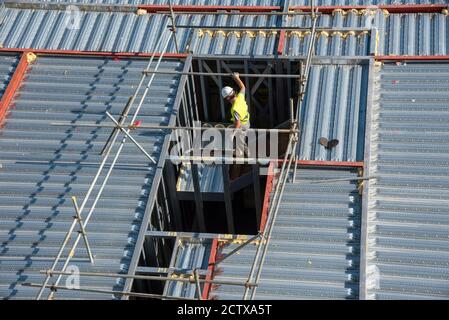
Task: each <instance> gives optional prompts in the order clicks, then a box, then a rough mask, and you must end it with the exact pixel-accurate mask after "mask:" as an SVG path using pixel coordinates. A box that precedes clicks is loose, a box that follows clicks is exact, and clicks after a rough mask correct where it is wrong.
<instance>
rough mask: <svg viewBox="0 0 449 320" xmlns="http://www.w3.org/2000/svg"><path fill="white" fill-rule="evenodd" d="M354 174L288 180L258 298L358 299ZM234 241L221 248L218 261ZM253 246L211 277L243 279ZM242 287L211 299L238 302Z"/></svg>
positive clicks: (322, 172)
mask: <svg viewBox="0 0 449 320" xmlns="http://www.w3.org/2000/svg"><path fill="white" fill-rule="evenodd" d="M355 177H357V172H356V170H347V169H340V170H339V169H299V170H298V171H297V176H296V183H292V182H288V183H287V184H286V186H285V190H284V195H283V197H282V201H281V204H280V207H279V212H278V217H277V220H276V222H275V225H274V227H273V233H272V238H271V241H270V244H269V247H268V251H267V256H266V260H265V264H264V267H263V269H262V273H261V278H260V281H259V286H258V289H257V293H256V299H357V298H358V279H359V251H360V212H361V207H360V204H361V197H360V196H359V194H358V190H357V183H356V182H354V181H352V182H351V181H337V182H324V183H315V181H317V180H327V179H345V178H347V179H351V178H355ZM237 246H238V244H237V243H235V244H231V245H226V246H222V247H219V250H218V257H220V256H221V255H226V254H227V253H229V252H230V251H231V250H232V249H235V248H236V247H237ZM256 249H257V247H256V245H254V244H250V245H248V246H246V247H245V248H243V249H242V250H241V251H239V253H237V254H234V255H232V256H230V257H229V258H227V259H226V260H224V261H223V262H222V263H219V264H218V265H217V266H216V268H215V272H216V273H215V276H214V279H221V280H224V279H226V280H231V279H232V280H242V281H246V280H247V278H248V276H249V273H250V269H251V265H252V263H253V259H254V255H255V251H256ZM243 292H244V288H243V287H238V286H228V285H222V286H219V287H218V288H215V289H213V290H212V291H211V293H210V295H211V297H212V298H214V297H215V298H218V299H241V298H242V296H243Z"/></svg>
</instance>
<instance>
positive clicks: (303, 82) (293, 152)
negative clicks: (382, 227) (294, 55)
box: [23, 1, 371, 300]
mask: <svg viewBox="0 0 449 320" xmlns="http://www.w3.org/2000/svg"><path fill="white" fill-rule="evenodd" d="M161 13H163V14H167V15H168V16H169V20H170V22H171V24H170V25H168V24H167V25H166V26H165V27H166V28H168V29H169V30H170V31H171V33H170V36H169V37H168V38H167V39H166V40H165V42H163V39H164V37H160V38H159V40H158V43H157V45H156V47H157V48H160V55H159V57H158V59H157V61H156V63H155V66H154V67H153V61H154V60H155V59H156V54H155V53H154V54H153V55H152V56H151V58H150V59H149V62H148V65H147V67H146V69H144V70H142V77H141V79H140V82H139V84H138V86H137V87H136V89H135V91H134V94H133V95H132V96H131V97H130V98H129V100H128V102H127V104H126V105H125V107H124V109H123V111H122V113H121V115H120V118H119V119H115V118H114V117H113V116H112V115H111V114H109V113H107V112H106V115H107V117H108V118H109V119H110V120H111V121H112V123H113V124H111V125H104V124H97V123H77V124H76V126H86V127H97V128H98V127H106V128H111V129H113V131H112V133H111V134H110V136H109V138H108V140H107V142H106V144H105V146H104V148H103V149H102V151H101V155H102V156H103V159H102V161H101V163H100V166H99V168H98V171H97V173H96V175H95V176H94V178H93V181H92V183H91V185H90V187H89V189H88V191H87V193H86V195H85V197H84V198H83V201H82V202H81V205H79V206H78V203H77V200H76V198H74V197H73V198H72V201H73V205H74V211H75V216H74V220H73V222H72V224H71V226H70V228H69V231H68V232H67V234H66V236H65V238H64V241H63V243H62V244H61V247H60V249H59V251H58V254H57V256H56V257H55V259H54V261H53V263H52V265H51V267H50V269H48V270H41V273H42V274H45V280H44V282H43V283H42V284H36V283H24V284H23V285H25V286H30V287H38V288H40V289H39V292H38V294H37V296H36V299H37V300H39V299H41V298H43V294H44V290H45V289H46V288H49V289H50V293H49V295H48V296H47V299H54V297H55V294H56V291H57V290H79V291H83V292H97V293H106V294H113V295H118V296H125V297H138V298H155V299H187V300H191V299H188V298H182V297H175V296H168V295H158V294H146V293H137V292H121V291H114V290H96V289H88V288H78V289H76V288H70V289H69V288H66V287H64V286H60V285H59V283H60V281H61V278H62V277H63V276H70V275H72V273H70V272H67V270H66V269H67V266H68V264H69V262H70V260H71V259H72V258H73V256H74V255H75V251H76V249H77V246H78V244H79V241H80V240H81V239H82V240H83V241H84V243H85V246H86V250H87V252H88V255H89V259H90V262H91V263H93V262H94V255H93V253H92V251H91V247H90V244H89V241H88V233H87V232H86V227H87V226H88V222H89V219H90V218H91V216H92V214H93V212H94V210H95V207H96V204H97V202H98V200H99V198H100V197H101V195H102V192H103V190H104V188H105V186H106V184H107V181H108V179H109V177H110V175H111V172H112V170H113V168H114V165H115V163H116V161H117V159H118V157H119V156H120V153H121V150H122V148H123V146H124V144H125V143H126V142H127V140H128V139H129V140H130V141H131V142H132V143H133V144H134V145H135V146H136V147H137V148H138V149H139V150H140V151H141V152H142V153H143V154H144V155H145V156H146V157H147V158H148V159H149V160H150V161H151V162H152V163H156V160H155V159H154V158H153V157H151V155H150V154H149V153H147V152H146V151H145V149H144V148H143V147H142V145H141V144H140V143H139V142H138V141H137V140H136V139H135V138H134V137H133V136H132V134H131V130H139V129H150V130H160V131H168V133H169V134H175V135H180V134H181V133H183V134H184V133H186V132H187V136H188V144H189V147H191V148H195V147H197V148H198V147H199V146H195V144H194V141H195V135H196V134H197V132H198V131H201V130H205V129H207V128H204V127H201V126H198V125H195V124H196V123H197V122H198V121H199V116H198V109H197V107H196V104H195V109H193V108H192V107H191V105H190V108H189V102H191V101H193V100H194V99H193V98H192V97H189V96H186V92H185V91H183V93H182V102H183V106H184V108H186V110H185V114H187V115H189V116H188V117H186V121H185V122H186V125H180V124H178V125H176V126H148V125H138V126H137V125H135V121H136V119H137V117H138V115H139V111H140V109H141V107H142V105H143V102H144V100H145V98H146V96H147V94H148V92H149V89H150V87H151V85H152V83H153V80H154V78H155V76H156V75H158V74H172V75H180V76H181V75H184V76H191V77H204V76H216V77H226V76H230V75H232V74H231V73H223V72H215V73H214V72H202V71H201V70H200V72H193V71H188V72H185V71H182V72H180V71H159V70H158V69H159V66H160V64H161V61H162V59H163V58H164V55H165V54H166V51H167V48H168V45H169V43H170V41H171V40H173V41H174V43H175V48H176V52H177V53H179V52H180V48H179V42H178V40H177V36H176V33H177V29H179V28H189V29H205V30H237V29H241V27H240V28H238V27H232V26H201V27H197V26H189V25H176V23H175V21H176V17H175V13H174V11H173V6H172V3H171V1H169V12H165V11H164V12H161ZM177 14H178V15H179V14H183V13H177ZM184 14H185V13H184ZM188 14H194V13H192V12H189V13H188ZM200 14H209V15H217V14H221V15H223V14H224V15H226V14H229V15H281V16H290V15H306V16H309V17H310V19H311V26H310V27H307V28H292V27H284V26H280V27H244V28H245V30H246V31H262V30H264V31H266V30H276V31H277V30H285V31H287V30H290V31H300V30H307V31H309V32H310V33H311V41H310V42H309V46H308V49H307V56H306V57H305V63H301V64H300V72H299V74H265V73H263V74H252V73H242V74H241V76H242V77H245V78H251V77H253V78H270V79H273V78H275V79H295V80H297V81H298V92H297V94H296V95H295V99H296V105H295V103H294V98H293V97H290V100H289V101H290V105H289V110H290V119H289V126H288V129H269V130H266V129H249V130H250V131H254V132H258V131H264V132H267V131H268V132H270V131H272V132H273V131H275V132H279V133H284V134H288V136H289V138H288V146H287V149H286V152H285V155H284V158H283V160H282V166H281V169H280V171H279V173H278V177H277V183H276V188H275V190H274V194H273V196H272V199H271V201H270V206H269V209H268V220H267V222H266V226H265V228H264V230H263V231H260V230H259V232H258V233H257V234H256V235H254V236H252V237H251V238H249V239H247V240H246V241H244V242H243V243H242V244H240V245H239V246H238V247H237V248H235V249H234V250H232V251H231V252H230V253H229V254H227V255H226V256H224V257H222V258H221V259H219V260H217V261H215V265H217V264H219V263H220V262H222V261H224V260H225V259H227V258H229V257H230V256H232V255H233V254H235V253H237V252H239V251H240V250H241V249H243V248H244V247H245V246H247V245H248V244H250V243H253V242H255V241H258V242H259V245H258V247H257V251H256V253H255V256H254V259H253V262H252V264H251V269H250V273H249V275H248V278H247V280H246V281H218V280H209V279H204V278H202V276H201V275H200V274H199V271H198V269H197V268H195V269H192V270H184V272H185V273H186V274H187V275H188V276H189V278H188V279H186V278H176V277H162V276H145V275H129V274H120V273H99V272H80V273H79V275H80V276H86V277H108V278H123V279H131V280H137V279H139V280H153V281H166V282H169V281H179V282H184V283H190V284H192V285H195V288H196V295H197V298H196V299H193V300H201V299H202V297H203V293H202V289H201V283H203V284H219V285H232V286H242V287H244V288H245V291H244V294H243V297H242V299H244V300H246V299H254V298H255V295H256V290H257V287H258V284H259V281H260V277H261V273H262V269H263V265H264V261H265V258H266V255H267V252H268V247H269V244H270V239H271V234H272V230H273V226H274V225H275V222H276V218H277V214H278V210H279V205H280V203H281V199H282V196H283V192H284V187H285V184H286V183H287V181H288V179H289V176H290V170H291V169H292V165H293V170H294V172H296V170H297V161H296V160H297V148H298V143H299V141H300V134H301V129H302V128H301V123H300V119H301V109H302V104H303V101H304V96H305V92H306V89H307V82H308V78H309V74H310V69H311V65H312V60H313V55H314V48H315V40H316V34H317V31H326V30H330V28H318V27H317V19H318V17H319V15H320V13H319V12H318V11H317V10H316V7H315V5H314V1H311V4H310V12H291V11H288V10H287V11H284V12H243V13H242V12H201V13H200ZM340 29H341V30H340ZM340 29H338V30H337V29H335V28H333V29H332V30H333V31H343V30H344V31H347V30H349V29H350V30H351V31H354V30H355V29H354V28H340ZM356 29H357V30H360V31H365V30H366V29H364V28H356ZM156 51H157V50H156ZM187 85H188V86H189V83H187ZM192 85H194V83H192ZM143 87H144V88H145V89H144V92H143V95H142V96H141V98H140V101H139V102H138V103H137V107H136V110H135V112H134V114H133V115H132V117H131V120H130V121H127V120H128V117H129V112H130V110H131V108H132V107H133V106H134V105H135V103H136V99H137V97H138V95H139V92H140V90H141V88H143ZM191 89H193V92H194V90H195V88H189V90H191ZM177 120H178V123H179V119H177ZM52 125H55V126H74V125H75V124H72V123H64V122H53V123H52ZM216 129H218V130H221V131H223V132H228V131H234V130H235V129H228V128H216ZM119 133H122V134H123V138H122V140H121V141H120V146H119V148H118V150H117V151H116V153H115V155H114V156H113V160H112V163H111V164H110V166H109V169H108V170H107V172H106V174H105V175H104V177H103V182H102V183H101V186H100V189H99V191H98V193H97V194H96V195H95V196H93V189H94V187H95V186H96V185H97V182H98V180H99V178H100V176H101V175H102V174H103V169H104V168H105V164H106V162H107V160H108V159H109V157H110V156H112V155H111V153H112V149H113V146H114V145H115V143H116V142H117V139H118V136H119ZM171 159H172V160H179V161H181V162H183V163H184V162H186V163H189V164H190V165H191V168H192V172H193V176H194V182H195V183H194V185H195V187H194V191H195V201H196V204H197V205H201V196H200V195H199V193H200V192H201V191H200V190H199V183H198V168H197V167H196V165H197V163H201V162H202V161H205V160H209V161H211V160H212V161H214V160H215V161H216V162H220V160H221V161H223V160H224V161H226V160H229V161H239V160H242V159H239V158H238V157H237V156H233V157H230V158H229V159H227V158H226V157H210V158H207V157H195V156H191V155H190V154H181V156H179V157H178V158H176V157H172V158H171ZM246 160H248V159H246ZM249 160H253V161H255V162H256V163H257V162H267V161H270V159H260V158H257V157H256V158H254V159H249ZM294 177H295V174H293V181H294ZM369 178H371V177H366V178H364V179H369ZM162 183H164V182H163V180H162ZM91 197H93V198H94V202H93V205H92V206H91V208H90V209H89V210H88V212H87V215H86V217H85V218H83V214H84V211H85V206H86V203H87V201H88V200H89V199H91ZM228 205H229V204H228V203H227V206H228ZM200 224H201V225H203V226H204V221H202V222H201V221H200ZM77 225H78V226H79V228H80V231H79V232H78V235H77V237H76V240H75V242H74V244H73V245H72V246H71V248H70V250H69V254H68V256H67V257H66V258H65V259H63V257H62V254H63V252H64V249H65V248H66V246H67V245H68V243H69V240H70V239H71V237H72V236H73V232H74V230H75V227H76V226H77ZM61 260H64V264H63V266H62V268H61V270H56V268H57V266H58V264H59V263H60V262H61ZM54 276H55V277H56V280H55V281H54V282H53V283H50V280H51V279H52V278H53V277H54Z"/></svg>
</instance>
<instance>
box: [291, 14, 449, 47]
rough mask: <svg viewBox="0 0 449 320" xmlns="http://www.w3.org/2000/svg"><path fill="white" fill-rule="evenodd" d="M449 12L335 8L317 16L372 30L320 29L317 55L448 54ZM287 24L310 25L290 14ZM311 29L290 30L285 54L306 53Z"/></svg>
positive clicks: (330, 23)
mask: <svg viewBox="0 0 449 320" xmlns="http://www.w3.org/2000/svg"><path fill="white" fill-rule="evenodd" d="M448 19H449V18H448V15H447V14H443V13H407V14H389V13H388V12H387V11H386V10H376V9H372V11H368V10H348V11H342V10H335V11H334V12H333V13H332V14H323V15H320V17H319V18H318V26H319V27H326V28H353V29H354V28H368V29H369V30H371V31H369V32H368V31H357V32H352V31H350V30H348V31H342V32H339V31H332V30H330V31H323V32H318V35H317V41H316V47H315V54H316V55H319V56H335V55H339V56H340V55H341V56H360V55H369V54H376V55H429V56H432V55H447V54H449V51H448V50H449V49H448V43H449V35H448V25H449V24H448ZM287 21H288V22H287V24H286V25H287V26H291V27H310V25H311V23H310V18H309V17H308V16H291V17H290V18H289V19H288V20H287ZM309 42H310V32H304V31H303V32H298V31H293V32H287V37H286V40H285V45H284V54H286V55H289V56H298V55H305V54H306V53H307V48H308V44H309Z"/></svg>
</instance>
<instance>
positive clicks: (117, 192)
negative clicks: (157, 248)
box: [0, 56, 183, 299]
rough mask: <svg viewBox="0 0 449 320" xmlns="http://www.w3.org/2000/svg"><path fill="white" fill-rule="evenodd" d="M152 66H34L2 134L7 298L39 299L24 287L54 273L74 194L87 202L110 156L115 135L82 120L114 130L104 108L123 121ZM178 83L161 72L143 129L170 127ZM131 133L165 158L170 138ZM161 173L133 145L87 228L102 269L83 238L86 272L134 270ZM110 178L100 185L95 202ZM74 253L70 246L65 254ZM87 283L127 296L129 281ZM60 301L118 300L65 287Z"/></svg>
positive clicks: (69, 60)
mask: <svg viewBox="0 0 449 320" xmlns="http://www.w3.org/2000/svg"><path fill="white" fill-rule="evenodd" d="M147 64H148V61H147V60H144V59H109V58H77V57H51V56H45V57H44V56H39V57H38V58H37V60H36V62H34V63H32V64H31V66H30V67H29V69H28V72H27V74H26V76H25V80H24V83H23V85H22V86H21V87H20V89H19V92H18V95H17V97H16V98H15V100H14V102H13V104H12V106H11V108H10V110H9V113H8V115H7V121H6V122H5V126H4V127H3V128H2V130H1V131H0V149H1V150H2V152H1V157H0V165H1V167H2V169H1V170H0V297H2V298H5V299H32V298H34V297H35V296H36V293H37V290H38V289H37V288H25V287H23V286H21V283H23V282H37V283H41V282H42V281H43V278H44V277H43V275H42V274H40V273H39V271H40V270H43V269H47V268H49V267H50V265H51V263H52V262H53V260H54V258H55V256H56V254H57V251H58V249H59V248H60V246H61V244H62V240H63V239H64V237H65V235H66V233H67V231H68V229H69V226H70V224H71V223H72V219H73V215H74V209H73V205H72V203H71V200H70V197H71V196H77V198H78V202H79V204H81V202H82V200H83V199H84V196H85V194H86V192H87V189H88V186H89V185H90V184H91V183H92V181H93V176H94V175H95V173H96V172H97V170H98V168H99V163H100V161H101V160H102V157H101V156H100V155H99V151H100V150H101V148H102V147H103V145H104V144H105V142H106V139H107V138H108V136H109V134H110V132H111V129H110V128H100V129H96V128H86V127H78V126H76V124H77V123H79V122H80V121H81V122H83V121H87V122H93V121H95V122H97V123H101V124H112V122H111V121H110V120H109V119H108V118H107V116H106V115H105V112H106V111H108V112H110V113H111V114H113V115H114V116H115V117H116V118H118V116H119V114H120V113H121V112H122V110H123V108H124V106H125V104H126V102H127V100H128V97H129V96H130V95H131V94H132V93H133V92H134V90H135V87H136V86H137V84H138V82H139V80H140V77H141V74H142V73H141V71H142V70H143V69H144V68H145V67H146V65H147ZM182 67H183V62H180V61H173V60H172V61H170V60H164V61H162V63H161V65H160V70H177V71H180V70H182ZM178 84H179V76H177V75H176V76H173V75H158V76H156V77H155V80H154V82H153V86H152V87H151V88H150V91H149V95H148V97H147V98H146V100H145V101H144V103H143V106H142V112H140V113H139V117H138V119H140V120H142V121H143V123H145V124H153V125H163V124H167V123H168V121H169V118H170V116H171V113H172V110H173V107H174V106H173V104H174V100H175V99H174V98H175V95H176V93H177V90H178ZM142 92H143V89H142ZM142 92H140V93H139V97H140V96H141V95H142ZM137 101H139V100H137ZM135 108H136V105H134V107H133V108H132V109H131V113H130V114H131V115H132V114H133V113H134V111H135ZM53 121H69V122H72V123H73V125H74V127H60V126H52V125H51V123H52V122H53ZM128 121H129V120H128ZM133 135H134V137H135V139H136V140H138V141H139V142H140V143H141V145H142V146H143V147H144V148H145V149H146V150H147V152H148V153H150V154H151V155H152V156H153V157H154V158H155V159H156V161H157V160H158V159H159V156H160V152H161V146H162V143H163V140H164V134H163V133H161V132H155V131H145V130H139V131H136V132H134V133H133ZM121 139H122V136H121V135H120V136H119V141H121ZM117 147H118V144H116V146H115V147H114V148H113V151H112V156H113V155H115V153H116V150H117ZM111 161H112V158H110V161H109V163H110V162H111ZM107 168H109V165H106V170H107ZM155 171H156V166H155V165H153V164H152V163H151V162H150V161H149V160H148V159H147V158H146V157H145V156H144V155H143V154H142V153H141V152H140V151H139V150H138V149H137V148H136V147H135V146H134V145H133V144H131V143H130V142H127V143H126V144H125V147H124V148H123V151H122V155H121V156H120V157H119V158H118V161H117V164H116V167H115V169H114V170H113V171H112V176H111V178H110V180H109V182H108V184H107V185H106V187H105V189H104V192H103V195H102V196H101V198H100V200H99V201H98V203H97V207H96V210H95V211H94V213H93V215H92V217H91V220H90V221H89V223H88V225H87V228H86V230H87V232H88V238H89V242H90V245H91V247H92V251H93V254H94V256H95V263H94V264H93V265H91V264H90V262H89V261H88V259H87V253H86V250H85V248H84V244H83V243H82V242H81V243H80V245H79V246H78V249H77V251H76V253H75V256H74V259H73V260H72V263H71V265H72V266H74V267H76V268H79V269H80V270H81V271H92V272H111V273H119V272H124V273H126V272H127V270H128V267H129V263H130V260H131V258H132V255H133V251H134V246H135V244H136V239H137V235H138V232H139V229H140V228H141V221H142V218H143V214H144V211H145V208H146V205H147V203H151V199H148V197H149V190H150V189H151V186H152V184H153V177H154V174H155ZM104 175H105V170H104V171H103V174H102V176H101V177H104ZM102 181H103V178H100V179H99V181H98V182H97V187H95V188H94V191H93V195H94V196H95V195H96V194H97V193H98V191H99V187H98V185H99V184H101V182H102ZM92 199H93V198H91V200H90V201H89V202H87V205H86V210H84V211H83V214H82V215H83V217H86V215H87V212H88V209H89V208H91V206H92ZM74 237H75V236H73V237H72V240H71V241H70V243H69V246H68V247H70V246H71V244H72V243H73V241H74V239H73V238H74ZM68 253H69V252H68V248H67V249H66V250H65V251H64V252H63V257H66V256H67V255H68ZM61 266H62V265H58V267H57V269H60V268H61ZM80 283H81V286H82V287H83V288H96V289H104V290H112V289H114V290H122V289H123V285H124V279H114V278H101V277H81V279H80ZM64 284H65V279H64V278H63V281H62V282H61V285H64ZM47 293H48V292H47ZM56 298H60V299H89V298H94V299H111V298H114V297H113V296H112V295H109V294H89V293H83V292H76V291H65V290H59V291H58V292H57V294H56Z"/></svg>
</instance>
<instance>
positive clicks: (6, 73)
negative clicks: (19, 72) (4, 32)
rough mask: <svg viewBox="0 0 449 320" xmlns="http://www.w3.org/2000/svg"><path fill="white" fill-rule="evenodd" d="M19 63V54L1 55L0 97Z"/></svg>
mask: <svg viewBox="0 0 449 320" xmlns="http://www.w3.org/2000/svg"><path fill="white" fill-rule="evenodd" d="M18 63H19V56H18V55H0V75H1V76H0V99H1V98H2V96H3V93H5V90H6V87H7V86H8V83H9V81H10V80H11V78H12V75H13V74H14V70H15V69H16V67H17V64H18Z"/></svg>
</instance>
